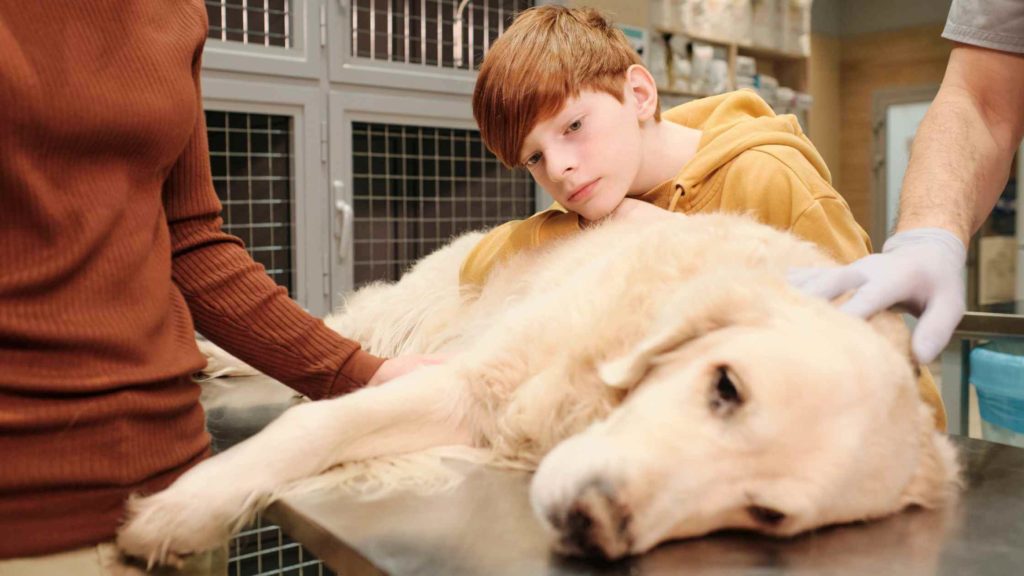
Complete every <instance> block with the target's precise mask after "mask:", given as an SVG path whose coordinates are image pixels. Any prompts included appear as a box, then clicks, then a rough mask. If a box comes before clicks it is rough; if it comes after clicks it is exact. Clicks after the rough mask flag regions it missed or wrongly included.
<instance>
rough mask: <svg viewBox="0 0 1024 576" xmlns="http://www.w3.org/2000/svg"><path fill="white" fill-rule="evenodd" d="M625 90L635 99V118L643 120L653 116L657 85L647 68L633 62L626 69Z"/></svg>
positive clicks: (655, 108) (656, 107)
mask: <svg viewBox="0 0 1024 576" xmlns="http://www.w3.org/2000/svg"><path fill="white" fill-rule="evenodd" d="M626 90H627V91H628V92H630V93H632V94H633V98H634V99H636V113H637V119H638V120H640V121H641V122H643V121H644V120H650V119H651V118H654V113H655V111H656V110H657V109H658V85H657V84H656V83H655V82H654V76H651V73H650V71H648V70H647V68H644V67H643V66H641V65H639V64H633V65H632V66H630V67H629V68H628V69H626Z"/></svg>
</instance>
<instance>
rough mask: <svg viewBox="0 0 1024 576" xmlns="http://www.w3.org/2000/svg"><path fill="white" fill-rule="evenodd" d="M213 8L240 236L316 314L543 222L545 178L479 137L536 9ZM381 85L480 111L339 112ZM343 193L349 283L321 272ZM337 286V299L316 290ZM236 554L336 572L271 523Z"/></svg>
mask: <svg viewBox="0 0 1024 576" xmlns="http://www.w3.org/2000/svg"><path fill="white" fill-rule="evenodd" d="M205 4H206V9H207V16H208V19H209V30H208V37H207V46H206V56H205V58H204V67H203V90H204V100H205V102H206V103H205V106H204V107H205V109H206V115H205V117H206V121H207V133H208V138H209V143H210V162H211V170H212V173H213V174H212V175H213V182H214V188H215V190H216V192H217V194H218V197H219V198H220V200H221V202H222V205H223V212H222V217H223V218H224V229H225V230H226V231H227V232H229V233H231V234H234V235H237V236H239V237H240V238H242V240H243V241H244V242H245V245H246V249H247V250H248V251H249V252H250V253H251V254H252V256H253V258H254V259H255V260H256V261H258V262H260V263H262V264H263V266H264V267H265V268H266V270H267V272H268V274H269V275H270V276H271V277H272V278H273V279H274V281H275V282H277V283H278V284H279V285H281V286H284V287H285V288H286V289H287V290H288V293H289V295H290V296H291V297H292V298H294V299H296V300H297V301H298V302H299V304H300V305H303V306H304V307H306V308H307V309H309V310H310V311H312V312H314V313H323V312H326V311H327V310H329V309H330V306H331V305H332V300H331V296H330V295H328V292H337V291H341V290H347V289H351V288H354V287H358V286H360V285H363V284H365V283H368V282H372V281H374V280H394V279H397V278H398V277H399V276H400V275H401V273H402V272H403V271H404V270H405V269H406V268H407V267H408V266H409V265H410V264H411V263H413V262H415V261H416V260H417V259H418V258H420V257H421V256H423V255H426V254H428V253H429V252H431V251H432V250H434V249H436V248H437V247H439V246H441V245H443V244H444V243H445V242H446V241H447V240H448V239H450V238H451V237H452V236H455V235H458V234H460V233H462V232H465V231H468V230H473V229H480V228H486V227H489V226H493V225H495V224H498V223H501V222H504V221H506V220H509V219H514V218H522V217H525V216H528V215H530V214H532V213H533V212H534V211H535V209H536V201H535V188H534V185H533V183H532V180H531V179H530V178H529V175H528V174H527V173H526V172H523V171H511V170H508V169H506V168H504V167H503V166H501V164H500V163H499V162H498V161H497V159H496V158H495V157H494V156H493V155H491V154H490V153H489V152H488V151H487V150H486V147H484V146H483V144H482V142H481V140H480V136H479V133H478V132H477V131H476V130H474V129H472V128H471V127H470V126H471V117H470V116H469V115H468V110H469V90H468V89H467V88H466V87H467V86H471V85H472V79H473V70H474V69H475V67H476V66H477V65H478V64H479V62H480V60H481V59H482V58H483V56H484V54H485V53H486V51H487V49H488V46H489V45H490V43H491V42H492V41H493V40H494V39H495V38H497V36H498V34H500V33H501V32H502V31H503V30H504V27H505V26H506V25H507V24H508V22H509V21H510V20H511V18H512V16H514V14H516V13H517V12H519V11H521V10H523V9H525V8H528V7H530V6H532V5H533V4H534V2H532V1H524V0H306V1H303V0H219V1H218V0H206V2H205ZM325 63H326V65H324V64H325ZM368 71H369V72H368ZM424 71H427V72H424ZM359 74H364V75H365V74H371V75H374V76H373V79H372V81H368V80H366V79H365V77H364V76H359ZM428 74H429V75H430V78H427V79H426V80H422V79H423V78H425V77H426V76H427V75H428ZM389 75H390V76H394V77H395V78H399V79H390V80H389V79H388V78H389ZM381 78H383V79H384V81H383V82H378V81H377V80H378V79H381ZM410 78H411V79H412V80H411V81H410V80H409V79H410ZM421 80H422V81H421ZM314 85H315V86H316V87H315V88H311V86H314ZM368 86H373V88H372V89H373V90H378V89H379V90H385V91H387V90H390V93H393V94H399V95H400V96H401V97H402V98H404V99H405V100H407V101H413V102H416V103H417V105H416V106H414V107H413V108H423V109H428V108H429V109H431V110H436V109H437V108H438V107H437V106H436V105H435V104H436V102H437V101H438V100H437V99H438V98H439V97H440V98H442V99H444V98H447V99H448V100H450V101H454V102H456V104H457V105H458V106H460V107H462V108H464V109H465V111H466V112H465V113H464V116H462V117H459V118H455V117H454V116H453V117H451V118H446V117H444V116H443V114H441V115H438V113H436V112H434V114H433V116H429V115H426V116H420V117H415V115H413V116H414V117H413V118H412V120H411V121H410V118H409V117H395V116H394V115H393V114H390V113H389V112H388V111H386V110H385V109H384V108H383V107H382V108H380V109H379V110H378V109H374V106H375V105H376V104H375V103H376V100H375V99H374V98H370V99H369V101H370V105H369V108H367V109H364V110H362V111H361V113H362V114H361V115H358V114H357V115H349V114H347V111H346V110H344V109H340V108H339V107H337V106H336V105H335V100H334V96H335V95H336V94H351V93H354V92H360V91H366V90H368V88H367V87H368ZM381 86H383V88H381ZM311 92H312V94H310V93H311ZM439 94H440V96H439ZM328 119H330V122H328ZM339 119H340V120H339ZM339 127H340V128H341V129H337V128H339ZM338 157H341V158H344V159H345V161H344V162H336V161H335V159H336V158H338ZM337 180H343V181H344V182H346V183H347V185H348V186H349V189H350V190H351V193H350V195H349V196H348V199H349V200H350V201H351V209H352V220H351V222H350V223H349V224H350V226H351V228H350V230H351V232H350V234H351V258H348V259H347V260H346V262H345V266H347V271H346V272H345V274H344V275H339V274H338V273H337V270H336V269H335V268H334V267H332V266H330V265H328V264H327V263H326V262H321V261H320V260H319V256H320V255H321V254H326V253H327V252H328V251H329V250H328V246H329V245H330V244H331V243H332V242H334V238H333V234H332V233H334V232H336V230H335V227H336V226H337V224H338V222H337V221H335V220H334V219H333V217H332V216H331V215H330V213H331V211H330V210H325V209H324V208H325V207H327V206H332V205H333V202H332V199H331V193H330V185H329V184H328V183H329V182H334V181H337ZM324 258H325V260H326V256H324ZM321 274H322V275H323V277H324V278H323V284H324V287H325V288H324V291H323V292H324V294H323V295H322V296H321V294H320V290H319V289H314V288H315V287H318V285H319V283H320V275H321ZM337 276H342V277H341V278H338V277H337ZM328 288H329V290H328ZM321 298H322V299H321ZM229 553H230V559H229V573H230V574H232V575H246V576H248V575H272V574H273V575H277V574H287V575H296V576H300V575H301V576H309V575H317V576H320V575H323V574H331V572H330V571H329V570H328V569H327V568H326V567H324V566H323V565H322V564H321V563H320V562H319V561H318V560H317V559H316V558H315V557H314V556H313V555H312V554H311V553H310V552H309V551H307V550H305V549H304V548H303V547H302V546H301V545H299V544H298V543H296V542H294V541H293V540H291V539H290V538H288V537H287V536H286V535H284V534H283V533H282V532H281V530H280V528H278V527H277V526H274V525H273V524H270V523H269V522H267V521H266V520H264V519H263V518H257V519H256V520H255V521H254V523H253V524H251V525H250V526H248V527H246V528H245V529H243V530H242V532H241V533H240V534H239V535H238V536H236V537H235V538H234V539H233V540H232V541H231V543H230V550H229Z"/></svg>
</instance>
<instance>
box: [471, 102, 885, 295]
mask: <svg viewBox="0 0 1024 576" xmlns="http://www.w3.org/2000/svg"><path fill="white" fill-rule="evenodd" d="M662 120H663V121H668V122H676V123H678V124H682V125H684V126H689V127H690V128H695V129H697V130H701V131H702V135H701V139H700V143H699V145H698V147H697V153H696V154H695V155H694V156H693V158H691V159H690V161H689V162H687V163H686V165H685V166H682V168H681V170H680V171H679V173H678V174H677V175H676V177H675V178H674V179H672V180H667V181H665V182H663V183H662V184H660V185H658V186H656V187H655V188H653V189H651V190H649V191H647V192H645V193H643V194H641V195H639V196H635V198H637V199H639V200H644V201H647V202H650V203H652V204H655V205H657V206H660V207H661V208H664V209H666V210H672V211H677V212H683V213H685V214H698V213H702V212H739V213H747V214H750V215H752V216H753V217H754V218H756V219H757V220H759V221H761V222H763V223H765V224H768V225H771V226H774V227H776V228H779V229H781V230H788V231H790V232H793V233H794V234H796V235H797V236H800V237H802V238H805V239H807V240H810V241H812V242H814V243H816V244H818V245H819V246H821V247H822V248H824V249H825V251H827V252H828V253H829V254H830V255H831V256H832V257H833V258H835V259H836V260H838V261H840V262H842V263H844V264H845V263H849V262H852V261H854V260H856V259H857V258H860V257H862V256H866V255H868V254H869V253H870V252H871V243H870V241H869V240H868V236H867V234H866V233H865V232H864V230H863V229H862V228H861V227H860V226H858V225H857V222H856V221H855V220H854V219H853V215H852V214H851V213H850V207H849V206H848V205H847V204H846V201H845V200H843V198H842V197H841V196H840V195H839V193H838V192H836V191H835V190H834V189H833V188H832V184H831V182H832V178H831V175H830V174H829V172H828V168H827V167H826V166H825V162H824V161H823V160H822V159H821V156H820V155H819V154H818V151H817V150H815V149H814V145H813V144H811V141H810V140H808V139H807V137H806V136H804V134H803V131H802V130H801V129H800V125H799V123H797V121H796V118H795V117H793V116H791V115H785V116H776V115H775V113H774V112H772V109H771V108H770V107H769V106H768V104H766V103H765V101H764V100H762V99H761V98H760V97H759V96H757V94H755V93H754V92H752V91H749V90H741V91H737V92H730V93H727V94H722V95H720V96H713V97H710V98H704V99H701V100H696V101H694V102H689V103H687V104H683V105H681V106H677V107H675V108H673V109H671V110H668V111H666V112H665V113H664V114H662ZM580 225H581V220H580V218H579V216H578V215H577V214H575V213H571V212H566V211H565V209H564V208H562V207H561V206H559V205H558V204H555V205H553V206H552V207H551V208H549V209H547V210H545V211H543V212H540V213H538V214H535V215H534V216H532V217H530V218H528V219H526V220H515V221H512V222H507V223H505V224H503V225H501V226H499V227H497V228H495V229H494V230H492V231H491V232H490V233H489V234H488V235H487V236H486V237H485V238H484V239H483V240H482V241H481V242H480V244H478V245H477V247H476V248H475V249H474V250H473V252H472V253H470V255H469V257H468V258H467V259H466V261H465V262H464V263H463V265H462V269H461V272H460V277H459V280H460V282H461V283H462V284H463V285H469V286H479V285H482V284H483V283H484V281H485V280H486V278H487V276H488V275H489V274H490V272H491V271H492V270H493V269H494V267H495V266H496V265H497V264H499V263H501V262H504V261H505V260H507V259H508V258H509V257H511V256H512V255H514V254H517V253H518V252H520V251H522V250H526V249H530V248H535V247H537V246H540V245H542V244H545V243H547V242H549V241H551V240H553V239H555V238H561V237H563V236H566V235H569V234H572V233H574V232H576V231H578V230H580Z"/></svg>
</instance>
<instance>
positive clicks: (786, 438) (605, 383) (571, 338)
mask: <svg viewBox="0 0 1024 576" xmlns="http://www.w3.org/2000/svg"><path fill="white" fill-rule="evenodd" d="M479 238H480V236H479V234H470V235H467V236H465V237H462V238H460V239H457V240H455V241H454V242H453V243H451V244H450V245H449V246H447V247H446V248H444V249H442V250H440V251H438V252H436V253H435V254H433V255H431V256H429V257H427V258H425V259H424V260H423V261H421V262H420V263H419V264H418V265H417V266H416V267H414V268H413V269H412V270H411V271H410V272H409V273H408V274H407V275H406V276H405V277H404V278H403V279H402V280H401V281H400V282H398V283H396V284H390V285H388V284H377V285H372V286H369V287H367V288H365V289H363V290H361V291H359V292H358V293H356V294H355V295H354V296H353V297H352V298H351V299H350V301H349V302H348V304H347V306H346V309H345V310H344V311H343V312H341V313H340V314H338V315H336V316H334V317H331V318H329V319H328V323H329V325H330V326H331V327H332V328H334V329H336V330H338V331H339V332H340V333H342V334H345V335H347V336H350V337H353V338H356V339H357V340H359V341H360V342H362V343H363V345H364V346H366V348H367V349H368V350H370V351H371V352H374V353H377V354H381V355H393V354H398V353H403V352H420V353H426V352H443V353H447V354H450V360H449V361H447V362H446V363H444V364H441V365H437V366H430V367H426V368H422V369H420V370H417V371H415V372H413V373H410V374H408V375H406V376H404V377H401V378H399V379H396V380H394V381H392V382H389V383H387V384H385V385H383V386H380V387H375V388H366V389H362V390H360V391H358V392H355V393H353V394H349V395H347V396H344V397H341V398H337V399H333V400H326V401H320V402H311V403H306V404H303V405H300V406H297V407H294V408H292V409H290V410H288V411H286V412H285V413H284V414H283V415H282V416H281V417H280V418H278V419H277V420H276V421H274V422H272V423H271V424H270V425H269V426H268V427H267V428H266V429H264V430H263V431H262V432H260V433H259V434H257V435H256V436H254V437H252V438H250V439H248V440H246V441H245V442H243V443H241V444H239V445H237V446H235V447H233V448H231V449H229V450H227V451H226V452H224V453H222V454H219V455H217V456H215V457H213V458H212V459H210V460H207V461H205V462H203V463H201V464H199V465H198V466H196V467H195V468H193V469H192V470H190V471H189V472H187V473H186V474H185V475H183V476H182V477H181V478H180V479H179V480H178V481H177V482H175V483H174V484H173V485H172V486H171V487H169V488H168V489H167V490H165V491H163V492H160V493H158V494H155V495H152V496H149V497H145V498H139V499H135V500H134V501H133V502H131V505H130V517H129V518H128V520H127V522H126V523H125V525H124V526H123V528H122V530H121V531H120V534H119V536H118V544H119V546H120V547H121V548H122V550H124V551H125V552H126V553H128V554H130V555H134V556H139V557H142V558H146V559H148V560H149V561H150V562H151V563H153V562H174V561H175V560H176V559H177V558H180V557H181V556H183V555H186V554H189V553H193V552H197V551H201V550H204V549H208V548H211V547H214V546H218V545H221V544H222V543H223V541H225V540H226V539H227V538H228V537H229V536H230V535H231V533H232V532H233V531H235V530H237V529H238V528H239V527H240V526H242V525H243V524H244V523H245V522H247V521H248V520H249V519H251V518H252V516H253V514H254V513H255V512H257V511H258V510H259V509H261V508H263V507H265V506H266V505H267V504H268V503H269V502H270V501H271V500H272V499H273V498H274V497H275V496H276V495H278V494H280V492H281V491H282V490H283V489H284V488H286V487H287V486H289V485H291V484H292V483H294V482H296V481H300V480H302V479H304V478H308V477H311V476H315V475H317V474H320V473H322V472H324V471H326V470H328V469H330V468H332V467H335V466H337V465H339V464H343V463H346V462H355V461H363V460H367V459H372V458H376V457H381V456H390V455H398V454H406V453H412V452H417V451H422V450H426V449H429V448H432V447H437V446H444V445H462V446H473V447H478V448H483V449H486V450H487V451H488V453H489V454H490V455H491V457H492V459H493V462H494V463H497V464H507V465H519V466H526V467H530V468H533V467H537V471H536V474H535V476H534V478H533V481H532V484H531V489H530V497H531V501H532V503H533V507H534V510H535V512H536V515H537V517H538V518H539V519H540V521H541V522H542V523H543V525H544V526H546V527H547V529H548V530H550V531H551V533H552V535H553V542H554V546H555V549H556V550H558V551H560V552H562V553H566V554H572V555H583V556H592V557H600V558H609V559H612V558H619V557H622V556H625V555H629V554H639V553H643V552H644V551H646V550H649V549H651V548H652V547H654V546H656V545H657V544H658V543H660V542H664V541H666V540H671V539H676V538H686V537H693V536H700V535H703V534H707V533H709V532H712V531H716V530H720V529H726V528H738V529H749V530H755V531H758V532H762V533H765V534H771V535H777V536H789V535H793V534H797V533H799V532H802V531H805V530H809V529H813V528H816V527H819V526H823V525H827V524H834V523H844V522H854V521H860V520H866V519H871V518H878V517H882V516H885V515H888V514H892V513H895V512H897V511H899V510H901V509H902V508H904V507H906V506H908V505H920V506H926V507H934V506H941V505H943V504H945V503H947V502H948V501H949V499H950V498H951V497H952V496H953V495H954V494H955V492H956V491H955V486H956V483H957V476H958V464H957V462H956V457H955V452H954V449H953V447H952V445H951V444H950V443H949V441H948V439H947V438H946V437H945V436H944V435H943V434H941V433H939V432H937V431H936V430H935V429H934V424H933V416H932V409H931V408H930V407H929V406H928V405H926V404H925V403H924V402H923V401H922V400H921V398H920V396H919V394H918V392H917V388H916V385H915V374H914V369H913V367H912V365H911V363H910V361H909V360H908V357H909V352H908V336H907V330H906V328H905V327H904V326H903V323H902V321H901V320H900V319H899V318H898V317H897V316H895V315H894V314H891V313H884V314H880V315H878V316H876V317H875V318H873V319H872V320H871V321H870V322H865V321H863V320H860V319H857V318H854V317H851V316H848V315H846V314H843V313H841V312H839V311H838V310H837V309H835V308H834V307H833V306H831V305H830V304H829V303H827V302H822V301H817V300H815V299H812V298H809V297H806V296H804V295H802V294H800V293H798V292H797V291H795V290H794V289H792V288H790V287H789V286H788V285H787V284H786V282H785V274H786V271H787V270H788V269H789V268H791V267H802V266H827V265H834V264H833V262H832V261H831V260H830V259H829V258H828V257H826V256H825V255H824V254H823V253H822V252H821V251H820V250H819V249H817V248H816V247H815V246H813V245H812V244H810V243H808V242H804V241H801V240H798V239H797V238H795V237H794V236H792V235H789V234H786V233H783V232H779V231H776V230H773V229H771V228H768V227H766V226H763V225H760V224H757V223H755V222H753V221H752V220H750V219H748V218H745V217H741V216H730V215H702V216H689V217H686V216H682V215H676V216H674V217H673V218H669V219H666V220H664V221H660V222H658V223H654V224H651V225H648V226H644V227H637V226H636V225H635V224H632V225H631V224H629V223H625V222H608V223H605V224H601V225H598V226H595V227H593V228H591V229H588V230H587V231H586V232H584V233H581V234H579V235H577V236H576V237H573V238H571V239H568V240H565V241H562V242H560V243H557V244H554V245H552V246H550V247H548V248H544V249H539V250H535V251H532V252H528V253H525V254H523V255H521V256H519V257H517V258H515V259H513V260H511V261H510V262H509V263H508V264H507V265H505V266H502V267H500V268H499V269H497V270H496V271H495V272H494V273H493V274H492V275H491V277H490V278H489V279H488V282H487V284H486V285H485V287H484V288H483V289H482V290H481V291H479V292H478V293H473V294H465V293H460V290H459V286H458V269H459V265H460V264H461V262H462V260H463V258H464V257H465V255H466V254H467V253H468V251H469V250H470V249H471V248H472V246H473V245H474V244H475V243H476V242H477V241H478V240H479Z"/></svg>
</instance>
